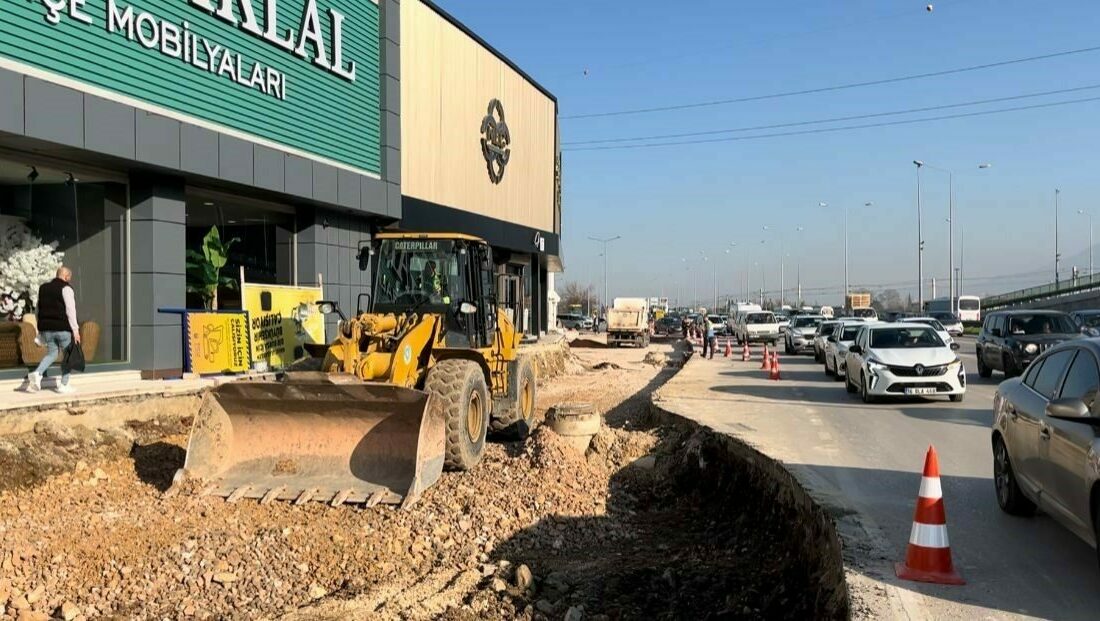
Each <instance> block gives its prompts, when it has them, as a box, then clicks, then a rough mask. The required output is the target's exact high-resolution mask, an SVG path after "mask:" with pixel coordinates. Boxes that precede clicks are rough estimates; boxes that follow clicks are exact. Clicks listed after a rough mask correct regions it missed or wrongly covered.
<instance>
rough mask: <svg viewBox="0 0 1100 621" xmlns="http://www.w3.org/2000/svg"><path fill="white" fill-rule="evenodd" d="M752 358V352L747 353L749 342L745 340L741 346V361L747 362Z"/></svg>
mask: <svg viewBox="0 0 1100 621" xmlns="http://www.w3.org/2000/svg"><path fill="white" fill-rule="evenodd" d="M751 359H752V354H751V353H749V343H748V341H746V342H745V346H744V347H742V348H741V362H748V361H749V360H751Z"/></svg>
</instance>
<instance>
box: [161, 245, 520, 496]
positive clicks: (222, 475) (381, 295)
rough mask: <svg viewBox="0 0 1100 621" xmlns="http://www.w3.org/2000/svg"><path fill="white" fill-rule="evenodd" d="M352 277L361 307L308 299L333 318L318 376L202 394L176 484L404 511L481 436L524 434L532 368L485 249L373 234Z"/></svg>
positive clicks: (468, 461) (467, 456) (481, 447)
mask: <svg viewBox="0 0 1100 621" xmlns="http://www.w3.org/2000/svg"><path fill="white" fill-rule="evenodd" d="M359 268H360V269H363V270H366V269H371V276H372V278H371V283H372V287H371V289H372V293H371V294H366V293H364V294H361V295H360V296H359V300H360V303H362V302H363V301H364V299H366V304H365V308H363V307H361V308H359V309H357V310H356V314H355V316H354V317H346V316H345V315H344V313H343V312H342V311H341V310H340V309H339V308H338V307H337V306H336V304H335V303H332V302H322V303H321V304H320V307H321V312H325V313H336V314H338V315H339V316H340V321H339V324H338V329H337V337H336V340H335V341H334V342H332V343H329V344H328V345H327V346H325V347H324V348H323V356H324V358H323V361H322V363H321V370H320V371H300V372H295V371H292V372H289V373H286V374H285V375H284V376H283V377H282V378H281V379H280V380H278V381H270V382H263V381H241V382H233V383H229V384H224V385H222V386H221V387H219V388H217V389H215V390H214V391H212V392H211V393H210V395H209V396H208V397H207V399H206V401H204V403H203V407H202V408H201V409H200V412H199V414H198V415H196V417H195V422H194V427H193V429H192V431H191V438H190V441H189V443H188V447H187V457H186V461H185V463H184V467H183V469H181V470H180V472H179V473H177V475H176V482H177V485H176V486H175V487H176V488H177V489H179V488H182V487H183V485H182V484H183V482H184V481H196V480H197V481H198V482H199V485H198V488H201V489H202V490H203V493H206V494H216V495H221V496H225V497H227V498H228V499H229V500H230V501H234V500H237V499H239V498H259V499H261V502H271V501H274V500H291V501H294V502H295V503H296V504H301V503H305V502H308V501H310V500H316V501H323V502H329V503H331V504H333V505H334V506H335V505H337V504H340V503H343V502H362V503H366V504H367V505H368V506H373V505H375V504H378V503H380V502H381V503H395V504H396V503H400V504H403V505H408V504H411V503H412V502H415V500H416V499H417V498H418V497H419V495H420V494H421V493H422V492H423V491H424V490H425V489H426V488H428V487H429V486H430V485H432V484H433V483H435V482H436V480H438V479H439V476H440V474H441V473H442V471H443V469H444V468H445V467H446V468H449V469H454V470H467V469H470V468H472V467H473V466H474V465H476V464H477V463H478V461H479V460H480V459H481V456H482V453H483V452H484V451H485V441H486V434H487V432H488V431H489V430H493V431H494V432H500V433H507V434H510V435H512V436H514V437H524V436H526V435H527V434H528V433H529V432H530V430H531V428H532V426H533V425H534V411H535V396H536V390H537V387H536V377H535V366H534V363H533V360H531V359H530V358H529V357H528V356H526V355H521V354H519V352H518V348H519V339H520V335H519V333H518V332H517V331H516V329H515V326H514V325H513V323H512V321H511V319H510V318H509V314H508V312H507V310H506V309H504V308H502V307H501V306H500V305H499V304H498V300H497V297H496V295H497V294H496V291H495V289H496V281H497V280H496V270H495V267H494V263H493V259H492V251H491V249H490V247H489V245H488V244H487V243H486V242H485V241H483V240H481V239H478V238H475V237H471V236H468V235H460V234H410V233H383V234H379V235H377V236H375V238H374V240H373V241H372V242H371V245H370V246H369V247H363V248H362V249H361V250H360V255H359ZM313 349H315V350H316V349H318V348H316V347H314V348H313ZM317 353H322V352H317Z"/></svg>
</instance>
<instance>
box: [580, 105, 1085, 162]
mask: <svg viewBox="0 0 1100 621" xmlns="http://www.w3.org/2000/svg"><path fill="white" fill-rule="evenodd" d="M1090 101H1100V97H1086V98H1083V99H1069V100H1065V101H1052V102H1048V103H1041V104H1032V105H1029V106H1015V107H1012V108H998V109H996V110H980V111H977V112H963V113H959V114H944V115H940V116H929V117H923V118H919V119H902V120H898V121H884V122H882V123H865V124H862V125H842V126H840V127H822V128H818V129H805V130H799V131H792V132H774V133H770V134H754V135H752V136H728V137H725V138H706V139H700V140H679V141H673V142H643V143H640V144H625V145H604V146H588V147H575V148H571V149H562V150H563V151H612V150H623V149H652V148H657V147H672V146H682V145H690V144H707V143H714V142H738V141H741V140H759V139H763V138H781V137H784V136H804V135H807V134H826V133H831V132H842V131H852V130H857V129H868V128H873V127H890V126H893V125H911V124H914V123H930V122H932V121H944V120H947V119H962V118H968V117H975V116H986V115H991V114H1004V113H1007V112H1019V111H1022V110H1038V109H1041V108H1053V107H1056V106H1068V105H1072V104H1079V103H1086V102H1090Z"/></svg>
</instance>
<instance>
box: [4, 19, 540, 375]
mask: <svg viewBox="0 0 1100 621" xmlns="http://www.w3.org/2000/svg"><path fill="white" fill-rule="evenodd" d="M406 22H407V23H406ZM491 102H498V103H497V104H493V105H491ZM505 114H507V116H506V117H505V116H504V115H505ZM494 115H495V116H494ZM490 119H492V120H490ZM505 124H506V125H505ZM556 134H557V105H556V101H555V100H554V98H553V97H552V96H551V95H550V94H549V93H548V92H546V91H545V89H542V88H541V87H540V86H538V84H537V83H535V82H534V81H533V80H531V79H530V78H529V77H527V76H526V75H525V74H523V72H522V71H520V70H519V69H518V68H516V67H515V66H514V65H513V64H512V63H511V62H509V61H508V60H507V59H506V58H504V57H503V56H502V55H500V54H499V53H497V52H496V51H495V50H493V49H492V48H491V47H489V46H488V45H487V44H485V43H484V42H483V41H481V40H480V39H478V38H477V37H476V36H474V35H473V34H472V33H470V32H469V31H467V30H466V29H465V28H464V27H462V26H461V25H460V24H458V23H457V22H456V21H454V20H453V19H451V18H449V17H448V16H446V15H445V14H444V13H443V12H442V11H440V10H439V9H437V8H436V7H435V6H434V5H431V4H429V3H425V2H420V1H418V0H406V2H403V3H399V2H398V1H397V0H377V1H374V0H363V1H358V2H356V1H353V0H265V1H264V2H260V1H259V0H175V1H174V2H171V3H162V2H158V3H149V2H148V1H147V0H74V1H73V2H68V3H54V2H45V1H43V2H18V3H13V4H11V5H10V6H8V7H7V8H6V9H5V10H4V11H3V12H2V13H0V260H3V259H4V258H5V257H7V258H8V259H9V261H8V262H7V263H0V378H3V377H15V376H19V375H21V374H22V373H24V372H25V369H26V367H27V366H28V365H29V364H33V362H34V360H32V359H30V358H31V357H32V356H30V353H31V352H28V351H26V349H27V348H25V347H24V348H23V349H22V350H21V349H20V347H19V345H18V339H19V338H20V334H21V332H20V329H19V324H20V319H21V315H22V311H24V310H27V308H28V307H27V306H26V304H27V302H28V300H26V298H27V296H28V295H29V294H30V293H31V292H33V291H35V290H36V289H37V285H34V284H32V283H34V282H39V281H42V280H48V275H49V274H50V273H52V269H53V267H54V266H56V264H57V262H58V261H63V262H64V263H65V264H66V265H69V266H71V267H72V268H73V270H74V272H75V279H74V282H75V283H76V288H77V298H78V314H79V315H80V318H81V320H82V321H88V322H91V323H93V324H95V332H96V340H97V341H98V343H97V345H96V347H95V353H94V358H93V359H92V360H91V361H90V362H91V363H92V367H91V368H92V369H93V370H112V369H140V370H143V371H150V372H157V373H171V372H172V371H176V370H178V369H179V367H180V359H181V338H180V324H179V321H180V319H179V316H177V315H172V314H165V313H161V312H159V310H160V309H164V308H179V307H195V306H201V299H199V298H197V297H196V296H195V294H194V293H189V292H188V291H189V281H188V273H187V271H188V270H187V257H188V251H191V250H197V249H199V248H200V247H201V244H202V239H203V237H204V236H205V235H207V233H208V232H209V231H210V230H211V228H212V227H214V226H217V227H218V229H219V231H220V234H221V237H222V239H223V240H229V239H236V240H237V241H236V242H235V243H234V245H233V246H232V247H231V250H230V253H229V259H228V264H227V265H226V267H225V268H223V273H224V274H225V275H227V276H231V277H232V276H235V275H236V274H237V273H238V272H239V271H240V270H242V269H243V271H244V273H245V277H246V279H247V280H248V281H249V282H259V283H268V284H288V285H313V284H317V282H318V280H320V281H322V282H323V285H324V291H325V297H328V298H334V299H337V300H338V301H339V302H340V303H341V305H342V306H344V307H345V308H354V307H355V304H356V297H357V295H358V293H360V292H361V291H366V290H368V288H369V278H368V276H367V274H366V273H365V272H361V271H359V270H358V269H357V266H356V261H355V255H356V252H357V249H358V247H359V245H360V244H361V243H363V242H364V241H367V240H369V239H370V236H371V234H372V232H373V231H376V230H378V229H380V228H383V227H395V226H396V227H400V228H403V229H406V230H453V231H456V232H462V233H469V234H475V235H480V236H482V237H484V238H486V239H487V240H488V241H490V242H491V243H492V244H493V245H494V246H496V247H497V248H499V250H500V253H499V259H500V263H501V267H500V270H501V272H502V273H505V274H510V275H514V276H517V277H518V281H519V282H520V283H521V291H522V293H521V294H519V295H521V296H522V297H523V298H524V299H525V301H526V306H525V307H524V308H525V309H526V314H525V317H526V318H527V319H526V321H527V324H528V329H529V330H530V331H532V332H536V331H538V330H545V329H546V326H547V319H546V318H547V316H548V315H547V313H546V309H545V301H546V299H547V295H548V294H547V292H548V291H550V290H552V284H548V282H547V281H548V280H549V281H550V282H551V283H552V276H553V274H552V272H553V271H555V270H560V268H561V262H560V259H559V254H560V253H559V250H558V248H559V239H560V222H561V218H560V200H559V198H558V197H559V196H560V192H559V191H558V188H559V187H560V183H559V182H558V180H559V179H560V176H559V174H558V164H559V159H558V146H557V137H556ZM482 139H485V144H486V145H488V146H483V144H482ZM403 147H404V148H403ZM493 167H496V168H495V169H494V168H493ZM493 170H495V171H496V172H491V171H493ZM28 262H29V263H30V267H28ZM36 270H37V271H36ZM43 270H45V272H46V274H43V273H41V272H42V271H43ZM219 301H220V306H221V307H222V308H240V296H239V294H237V293H235V292H234V290H233V289H232V288H223V289H222V290H220V291H219ZM329 336H331V332H330V335H329Z"/></svg>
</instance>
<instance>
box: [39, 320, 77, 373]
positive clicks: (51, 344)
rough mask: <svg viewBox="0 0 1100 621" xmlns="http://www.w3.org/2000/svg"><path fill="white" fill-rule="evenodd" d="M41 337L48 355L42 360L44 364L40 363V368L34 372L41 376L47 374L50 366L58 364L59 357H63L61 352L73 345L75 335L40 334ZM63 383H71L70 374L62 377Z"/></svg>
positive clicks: (62, 333) (67, 333) (59, 333)
mask: <svg viewBox="0 0 1100 621" xmlns="http://www.w3.org/2000/svg"><path fill="white" fill-rule="evenodd" d="M39 336H40V337H42V342H43V343H45V344H46V355H45V357H43V358H42V362H39V363H38V368H36V369H35V370H34V372H35V373H37V374H38V375H39V376H41V375H42V374H43V373H45V372H46V369H48V368H50V365H52V364H53V363H54V362H57V357H58V356H60V355H61V352H63V351H65V350H66V349H68V348H69V345H72V343H73V334H72V332H40V333H39ZM61 383H62V384H68V383H69V374H68V373H65V374H63V375H62V376H61Z"/></svg>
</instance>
